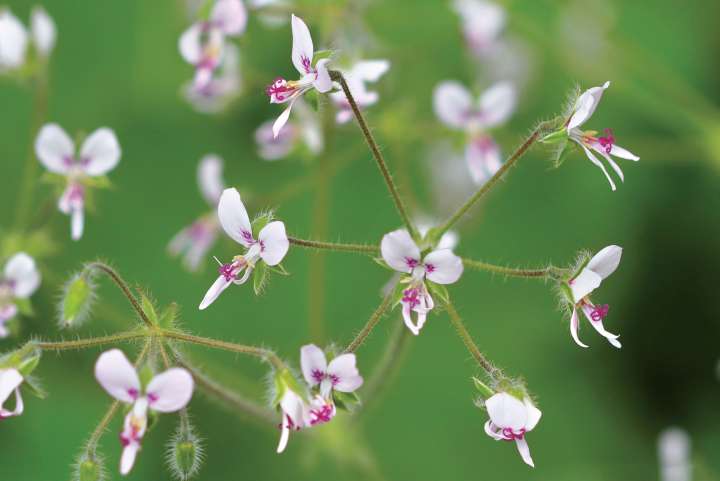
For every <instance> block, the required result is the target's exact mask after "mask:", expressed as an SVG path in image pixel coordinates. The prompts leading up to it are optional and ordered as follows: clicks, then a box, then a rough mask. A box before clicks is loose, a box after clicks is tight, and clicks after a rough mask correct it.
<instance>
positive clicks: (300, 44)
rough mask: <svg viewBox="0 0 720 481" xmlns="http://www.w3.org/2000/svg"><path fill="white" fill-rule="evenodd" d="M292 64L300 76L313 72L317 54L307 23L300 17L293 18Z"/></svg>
mask: <svg viewBox="0 0 720 481" xmlns="http://www.w3.org/2000/svg"><path fill="white" fill-rule="evenodd" d="M291 25H292V38H293V45H292V62H293V65H294V66H295V68H296V69H297V71H298V72H300V75H305V74H308V73H310V72H311V69H312V60H313V55H314V53H315V50H314V47H313V40H312V36H311V35H310V30H309V29H308V27H307V25H305V22H303V20H302V19H301V18H300V17H296V16H295V15H293V16H292V20H291Z"/></svg>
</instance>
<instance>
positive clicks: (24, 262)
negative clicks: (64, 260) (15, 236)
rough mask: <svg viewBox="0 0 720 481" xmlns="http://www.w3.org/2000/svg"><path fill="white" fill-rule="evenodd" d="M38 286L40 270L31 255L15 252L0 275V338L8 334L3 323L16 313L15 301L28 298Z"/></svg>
mask: <svg viewBox="0 0 720 481" xmlns="http://www.w3.org/2000/svg"><path fill="white" fill-rule="evenodd" d="M39 286H40V272H38V270H37V267H36V266H35V261H34V260H33V258H32V257H30V256H29V255H27V254H26V253H24V252H20V253H18V254H15V255H14V256H13V257H11V258H10V260H8V262H7V264H5V269H4V271H3V275H2V277H0V338H3V337H7V336H8V334H9V333H8V330H7V328H6V327H5V323H6V322H7V321H9V320H10V319H12V318H13V317H15V316H16V315H17V313H18V306H17V301H18V300H21V299H27V298H29V297H30V296H31V295H32V294H33V293H34V292H35V291H36V290H37V288H38V287H39Z"/></svg>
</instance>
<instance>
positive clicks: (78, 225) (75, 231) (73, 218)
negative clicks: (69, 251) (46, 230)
mask: <svg viewBox="0 0 720 481" xmlns="http://www.w3.org/2000/svg"><path fill="white" fill-rule="evenodd" d="M84 229H85V211H84V210H83V208H82V206H75V207H73V208H72V209H71V211H70V238H71V239H72V240H74V241H78V240H80V238H81V237H82V235H83V230H84Z"/></svg>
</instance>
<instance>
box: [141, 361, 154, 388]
mask: <svg viewBox="0 0 720 481" xmlns="http://www.w3.org/2000/svg"><path fill="white" fill-rule="evenodd" d="M138 375H139V376H138V377H139V378H140V385H141V386H142V387H143V390H145V388H146V387H147V385H148V384H150V381H151V380H152V378H153V377H154V376H155V373H153V370H152V368H151V367H150V365H149V364H148V363H145V364H144V365H143V367H142V368H140V371H139V372H138Z"/></svg>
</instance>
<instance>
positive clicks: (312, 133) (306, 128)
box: [255, 99, 325, 161]
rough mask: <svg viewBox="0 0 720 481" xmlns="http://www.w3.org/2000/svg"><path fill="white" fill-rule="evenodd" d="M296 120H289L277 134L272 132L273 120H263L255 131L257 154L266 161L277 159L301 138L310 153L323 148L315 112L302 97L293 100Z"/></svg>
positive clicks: (321, 134) (285, 154)
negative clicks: (296, 115)
mask: <svg viewBox="0 0 720 481" xmlns="http://www.w3.org/2000/svg"><path fill="white" fill-rule="evenodd" d="M295 111H296V112H297V114H298V117H299V118H298V119H297V121H293V120H289V121H288V123H287V124H285V127H284V128H283V129H282V130H281V131H280V133H279V135H277V136H275V134H274V133H273V123H274V122H273V121H272V120H268V121H267V122H264V123H263V124H262V125H260V127H258V129H257V130H256V131H255V142H256V143H257V146H258V155H259V156H260V157H261V158H262V159H264V160H268V161H274V160H279V159H282V158H284V157H286V156H287V155H288V154H290V152H292V151H293V150H294V149H295V147H296V146H297V145H298V143H299V142H300V141H301V140H302V142H303V144H304V145H305V146H306V147H307V149H308V150H309V151H310V153H311V154H313V155H317V154H319V153H320V152H322V151H323V149H324V148H325V140H324V138H323V131H322V128H321V126H320V121H319V119H318V115H317V113H316V112H315V111H314V110H312V109H311V108H310V107H309V106H308V105H307V104H306V103H305V102H304V101H303V100H302V99H298V100H297V101H296V102H295Z"/></svg>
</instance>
